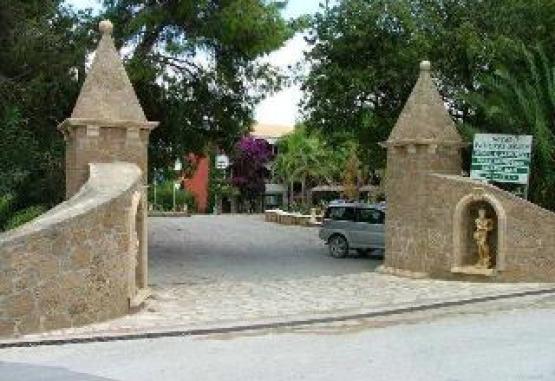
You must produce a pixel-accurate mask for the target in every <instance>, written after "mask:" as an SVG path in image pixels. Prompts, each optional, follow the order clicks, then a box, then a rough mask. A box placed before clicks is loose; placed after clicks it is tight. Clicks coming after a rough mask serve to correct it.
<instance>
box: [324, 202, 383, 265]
mask: <svg viewBox="0 0 555 381" xmlns="http://www.w3.org/2000/svg"><path fill="white" fill-rule="evenodd" d="M384 223H385V203H381V204H363V203H333V204H330V205H329V207H328V208H327V210H326V213H325V214H324V221H323V223H322V227H321V229H320V238H321V239H323V240H324V242H325V243H326V244H327V245H328V246H329V251H330V255H331V256H332V257H336V258H342V257H345V256H346V255H347V254H349V250H350V249H356V250H357V251H358V252H359V253H361V254H362V253H366V252H369V251H370V250H372V249H377V250H379V251H380V252H381V253H382V254H383V250H384V247H385V237H384V235H385V229H384Z"/></svg>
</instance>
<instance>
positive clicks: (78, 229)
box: [0, 162, 143, 336]
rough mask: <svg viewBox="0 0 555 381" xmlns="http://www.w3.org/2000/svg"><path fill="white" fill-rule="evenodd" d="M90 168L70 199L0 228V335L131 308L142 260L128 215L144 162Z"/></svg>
mask: <svg viewBox="0 0 555 381" xmlns="http://www.w3.org/2000/svg"><path fill="white" fill-rule="evenodd" d="M89 171H90V176H89V180H88V181H87V182H86V183H85V185H83V187H82V188H81V189H80V190H79V192H78V193H77V194H75V196H73V197H72V198H71V199H70V200H68V201H66V202H64V203H62V204H60V205H58V206H56V207H55V208H54V209H52V210H50V211H48V212H47V213H45V214H44V215H42V216H40V217H38V218H37V219H35V220H33V221H31V222H30V223H28V224H26V225H24V226H22V227H20V228H18V229H15V230H13V231H9V232H6V233H4V234H1V235H0V336H10V335H19V334H26V333H31V332H40V331H44V330H49V329H55V328H63V327H72V326H79V325H83V324H88V323H92V322H97V321H102V320H106V319H110V318H114V317H117V316H120V315H123V314H126V313H128V311H129V301H130V298H132V297H133V295H130V292H131V291H130V290H135V285H134V284H131V283H132V282H133V279H134V274H135V271H136V263H137V259H136V258H135V257H134V256H135V253H136V250H133V248H130V242H133V241H136V238H134V237H133V234H135V233H134V232H132V231H131V228H130V215H131V216H134V215H135V213H136V210H131V207H132V202H133V197H135V198H136V195H137V192H140V193H141V194H142V193H143V189H142V183H141V170H140V169H139V167H137V166H136V165H135V164H131V163H123V162H116V163H106V164H100V163H94V164H90V165H89ZM135 203H136V201H135Z"/></svg>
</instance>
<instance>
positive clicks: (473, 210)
mask: <svg viewBox="0 0 555 381" xmlns="http://www.w3.org/2000/svg"><path fill="white" fill-rule="evenodd" d="M479 209H485V211H486V217H487V218H489V219H492V220H493V230H492V231H491V232H490V233H489V234H488V244H489V246H490V257H491V265H490V267H489V269H479V268H477V267H476V266H475V264H476V262H477V261H478V248H477V245H476V242H475V240H474V237H473V234H474V231H475V229H476V225H475V220H476V218H477V217H478V210H479ZM506 230H507V217H506V214H505V209H504V208H503V205H502V204H501V202H499V200H498V199H496V198H495V197H494V196H493V195H491V194H489V193H487V192H486V191H485V189H484V188H475V189H474V190H473V192H472V193H471V194H468V195H466V196H464V197H463V198H461V200H460V201H459V202H458V203H457V206H456V208H455V214H454V216H453V265H452V267H451V272H454V273H468V274H475V275H495V273H496V272H497V271H503V270H504V268H505V237H506Z"/></svg>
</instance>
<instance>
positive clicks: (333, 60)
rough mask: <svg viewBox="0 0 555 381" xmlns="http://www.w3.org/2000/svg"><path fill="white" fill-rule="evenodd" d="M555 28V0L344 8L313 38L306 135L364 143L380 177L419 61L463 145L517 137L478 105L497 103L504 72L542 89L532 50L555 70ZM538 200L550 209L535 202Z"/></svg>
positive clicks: (403, 2) (373, 1) (319, 20)
mask: <svg viewBox="0 0 555 381" xmlns="http://www.w3.org/2000/svg"><path fill="white" fill-rule="evenodd" d="M554 21H555V2H553V1H551V0H537V1H528V0H491V1H483V0H343V1H340V2H338V3H337V5H335V6H332V7H329V8H326V9H323V10H322V11H321V12H320V13H318V14H317V15H316V16H315V17H314V18H313V20H312V25H311V28H310V31H309V37H308V38H307V39H308V41H309V42H311V43H312V45H313V48H312V50H311V51H310V53H308V54H307V59H308V62H309V63H310V65H311V70H310V72H309V74H308V75H307V77H306V79H305V80H304V82H303V87H304V90H305V91H306V96H305V99H304V102H303V112H304V117H305V123H306V125H307V128H309V129H310V130H318V131H321V132H322V134H323V136H325V137H326V139H327V140H329V141H330V142H332V144H334V142H337V143H338V144H339V143H340V142H341V141H343V140H348V139H353V140H355V141H356V142H358V143H359V144H360V147H361V148H360V154H359V157H360V159H361V160H362V162H363V163H364V164H365V165H366V166H368V168H370V169H371V170H372V169H376V168H383V167H384V166H385V151H384V150H383V149H382V148H380V147H379V146H378V143H379V142H381V141H384V140H386V139H387V137H388V135H389V133H390V131H391V128H392V127H393V125H394V123H395V121H396V119H397V117H398V115H399V113H400V111H401V108H402V107H403V105H404V103H405V101H406V99H407V98H408V95H409V93H410V90H411V88H412V86H413V85H414V83H415V81H416V78H417V75H418V63H419V61H421V60H424V59H428V60H431V61H432V68H433V70H434V77H435V78H436V80H437V84H438V87H439V89H440V92H441V94H442V96H443V97H444V100H445V102H446V104H447V105H448V107H449V111H450V113H451V114H452V116H453V117H454V118H455V120H456V121H457V122H458V127H459V129H460V131H461V133H462V134H463V136H465V137H466V138H467V139H470V138H471V136H472V134H473V133H474V132H475V131H480V130H483V131H494V132H498V133H502V132H510V131H514V128H513V127H510V126H508V125H503V124H500V123H499V121H495V120H494V119H493V118H491V117H488V116H487V115H486V114H487V113H486V110H484V109H483V108H482V107H480V105H478V104H476V103H474V102H471V101H469V98H470V97H471V95H473V94H478V95H479V94H486V93H487V94H489V95H491V94H492V91H493V88H491V87H490V86H488V85H487V82H488V81H489V80H488V79H487V78H488V77H491V76H494V75H495V74H494V73H495V71H496V70H498V69H499V68H502V67H503V68H505V70H507V71H508V72H510V73H515V74H516V73H522V75H521V76H519V77H518V78H520V79H519V83H520V85H521V86H526V83H527V82H526V81H529V80H533V77H531V75H532V74H531V73H530V72H529V71H528V70H527V69H526V57H525V56H523V54H521V46H523V45H524V46H541V47H543V52H544V55H545V57H546V59H547V61H549V62H555V34H553V33H552V32H551V27H550V26H551V25H553V22H554ZM523 76H524V77H525V78H527V79H524V80H523V79H522V77H523ZM523 81H524V82H523ZM513 95H515V96H516V94H513ZM513 103H516V99H513ZM505 110H506V112H509V111H510V110H509V108H508V107H507V108H506V109H505ZM513 113H514V111H513ZM535 138H536V141H539V140H542V142H545V139H544V138H542V136H540V135H536V134H535ZM538 144H544V143H538ZM467 154H468V153H467ZM544 174H546V173H545V172H542V174H541V175H544ZM536 175H538V174H536ZM541 175H540V176H541ZM544 192H545V189H544ZM533 201H536V202H540V203H542V205H544V206H545V205H546V204H545V203H544V202H543V201H541V200H540V199H538V198H537V197H535V196H534V198H533Z"/></svg>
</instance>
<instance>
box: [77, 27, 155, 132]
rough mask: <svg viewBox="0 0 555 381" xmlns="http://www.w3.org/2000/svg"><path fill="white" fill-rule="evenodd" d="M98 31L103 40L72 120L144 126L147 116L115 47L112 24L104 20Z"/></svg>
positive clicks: (78, 99) (97, 50)
mask: <svg viewBox="0 0 555 381" xmlns="http://www.w3.org/2000/svg"><path fill="white" fill-rule="evenodd" d="M99 29H100V31H101V32H102V38H101V39H100V42H99V44H98V48H97V49H96V53H95V56H94V60H93V64H92V67H91V70H90V71H89V73H88V74H87V78H86V80H85V83H84V84H83V88H82V89H81V93H80V94H79V98H77V103H76V104H75V108H74V109H73V113H72V114H71V118H72V119H73V118H74V119H94V120H100V121H104V120H106V121H129V122H138V123H144V122H146V117H145V114H144V112H143V109H142V108H141V105H140V104H139V100H138V99H137V95H136V94H135V91H134V90H133V86H132V85H131V81H130V80H129V77H128V76H127V73H126V72H125V68H124V67H123V63H122V62H121V58H120V56H119V54H118V52H117V50H116V47H115V46H114V41H113V39H112V29H113V26H112V23H111V22H110V21H107V20H105V21H102V22H100V27H99Z"/></svg>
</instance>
